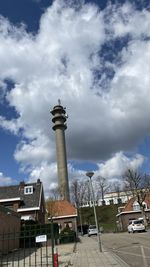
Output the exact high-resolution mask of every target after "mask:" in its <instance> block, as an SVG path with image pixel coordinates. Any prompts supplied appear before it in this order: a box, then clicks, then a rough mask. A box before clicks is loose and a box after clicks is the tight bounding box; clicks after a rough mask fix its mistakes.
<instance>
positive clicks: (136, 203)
mask: <svg viewBox="0 0 150 267" xmlns="http://www.w3.org/2000/svg"><path fill="white" fill-rule="evenodd" d="M140 209H141V208H140V204H139V203H138V202H137V201H134V203H133V210H134V211H140Z"/></svg>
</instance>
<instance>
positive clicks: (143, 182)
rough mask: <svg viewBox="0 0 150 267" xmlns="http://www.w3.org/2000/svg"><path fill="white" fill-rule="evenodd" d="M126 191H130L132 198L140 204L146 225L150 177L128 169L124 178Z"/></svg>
mask: <svg viewBox="0 0 150 267" xmlns="http://www.w3.org/2000/svg"><path fill="white" fill-rule="evenodd" d="M123 179H124V184H125V190H129V191H130V192H131V193H132V196H133V197H134V198H135V199H136V201H137V202H138V204H139V206H140V209H141V213H142V216H143V218H144V221H145V223H146V216H145V198H146V195H147V193H148V192H150V176H149V175H147V174H144V175H143V174H141V173H139V172H138V171H137V170H131V169H128V170H127V171H126V172H125V174H124V176H123Z"/></svg>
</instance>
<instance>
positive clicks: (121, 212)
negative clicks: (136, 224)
mask: <svg viewBox="0 0 150 267" xmlns="http://www.w3.org/2000/svg"><path fill="white" fill-rule="evenodd" d="M143 204H144V205H145V209H144V210H145V215H146V219H147V223H148V224H149V223H150V193H147V195H146V197H145V200H144V202H143ZM141 217H142V212H141V208H140V205H139V203H138V202H137V201H136V198H135V197H132V198H131V199H130V200H129V201H128V202H127V204H126V205H125V206H124V207H119V208H118V214H117V225H118V228H119V230H121V231H126V230H127V226H128V224H129V221H131V220H135V219H138V218H141Z"/></svg>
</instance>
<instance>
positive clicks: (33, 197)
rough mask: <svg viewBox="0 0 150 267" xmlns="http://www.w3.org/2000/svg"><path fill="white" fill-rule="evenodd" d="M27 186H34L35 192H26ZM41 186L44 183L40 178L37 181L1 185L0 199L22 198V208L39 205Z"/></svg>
mask: <svg viewBox="0 0 150 267" xmlns="http://www.w3.org/2000/svg"><path fill="white" fill-rule="evenodd" d="M25 186H33V194H27V195H26V194H24V187H25ZM41 188H42V183H41V182H40V181H39V180H38V181H37V183H28V184H25V183H22V184H21V183H20V184H19V185H12V186H4V187H0V200H1V201H2V200H7V199H15V198H20V201H21V206H20V208H22V209H24V208H32V207H39V201H40V196H41ZM1 204H2V202H1Z"/></svg>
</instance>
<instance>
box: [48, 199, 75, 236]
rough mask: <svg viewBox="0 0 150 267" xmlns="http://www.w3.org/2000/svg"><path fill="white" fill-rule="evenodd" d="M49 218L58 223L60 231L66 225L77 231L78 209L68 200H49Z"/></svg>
mask: <svg viewBox="0 0 150 267" xmlns="http://www.w3.org/2000/svg"><path fill="white" fill-rule="evenodd" d="M46 206H47V212H48V215H49V216H48V220H49V221H50V220H51V219H53V222H55V223H58V225H59V229H60V231H61V230H63V229H64V228H65V227H66V225H68V226H69V227H70V229H72V230H74V231H75V232H76V233H77V209H76V208H75V207H74V206H73V205H72V204H71V203H70V202H69V201H67V200H56V201H47V205H46Z"/></svg>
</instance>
